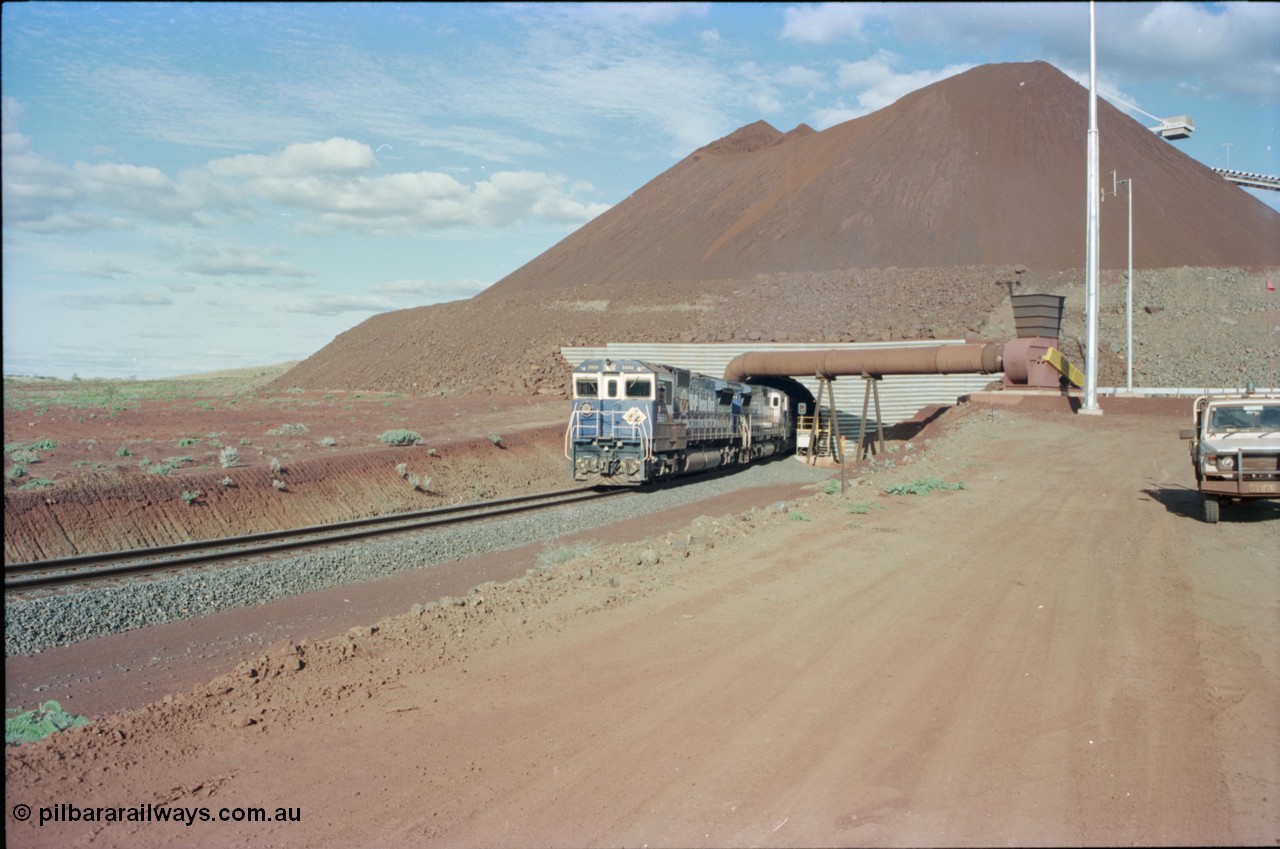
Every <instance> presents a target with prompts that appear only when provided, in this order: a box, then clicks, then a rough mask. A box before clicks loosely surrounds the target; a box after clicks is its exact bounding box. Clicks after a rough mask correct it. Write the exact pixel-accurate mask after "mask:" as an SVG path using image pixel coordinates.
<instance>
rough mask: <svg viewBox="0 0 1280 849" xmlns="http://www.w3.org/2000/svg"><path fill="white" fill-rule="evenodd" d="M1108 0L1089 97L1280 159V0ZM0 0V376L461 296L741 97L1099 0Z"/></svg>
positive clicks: (827, 104) (572, 225)
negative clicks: (511, 0)
mask: <svg viewBox="0 0 1280 849" xmlns="http://www.w3.org/2000/svg"><path fill="white" fill-rule="evenodd" d="M1096 13H1097V26H1098V75H1099V85H1100V88H1101V90H1102V91H1103V93H1104V94H1109V95H1111V96H1113V97H1115V98H1120V99H1121V100H1122V101H1123V103H1117V105H1121V106H1123V105H1124V104H1129V105H1131V106H1133V107H1136V109H1138V110H1140V111H1136V112H1135V111H1131V114H1132V115H1133V116H1134V117H1135V118H1136V119H1137V120H1139V121H1141V122H1143V123H1144V124H1146V125H1148V126H1151V125H1153V124H1154V123H1155V122H1154V121H1151V120H1150V119H1149V118H1148V117H1147V116H1146V115H1143V114H1142V113H1143V112H1145V113H1149V114H1150V115H1158V116H1162V117H1165V116H1173V115H1181V114H1186V115H1190V116H1191V117H1192V119H1193V120H1194V121H1195V124H1196V132H1195V135H1194V136H1193V137H1192V138H1191V139H1188V140H1186V141H1180V142H1175V144H1177V145H1178V147H1179V149H1180V150H1182V151H1183V152H1185V153H1187V154H1188V155H1190V156H1192V157H1194V158H1196V159H1198V160H1199V161H1201V162H1203V163H1205V164H1206V165H1209V166H1211V167H1224V166H1227V165H1230V166H1231V167H1232V168H1236V169H1241V170H1246V171H1253V172H1259V173H1268V174H1280V158H1278V150H1277V145H1278V144H1280V138H1277V125H1278V124H1280V4H1269V3H1226V4H1218V3H1212V4H1199V3H1116V4H1110V3H1100V4H1098V5H1097V7H1096ZM2 14H3V22H2V24H3V27H2V30H0V38H2V45H0V47H2V50H0V61H2V63H3V67H2V68H0V71H2V75H0V88H2V92H0V94H2V95H3V99H2V106H3V171H2V172H0V173H2V175H3V203H4V208H3V213H4V215H3V240H4V241H3V274H4V277H3V301H4V304H3V306H4V318H3V322H4V328H3V330H4V334H3V341H4V373H5V374H38V375H50V376H55V377H63V378H66V377H71V376H72V375H73V374H78V375H79V376H81V377H128V376H138V377H143V378H150V377H161V376H168V375H176V374H188V373H193V372H204V371H213V370H218V369H224V368H237V367H245V366H256V365H266V364H270V363H276V362H282V361H285V360H294V359H302V358H305V357H307V356H309V355H311V354H313V353H314V352H315V351H317V350H319V349H320V348H321V347H323V346H324V345H326V344H327V343H328V342H330V341H331V340H332V339H333V338H334V337H335V336H336V335H338V334H340V333H342V332H343V331H345V330H347V329H349V328H351V327H353V326H355V325H356V324H358V323H359V322H361V321H363V320H364V319H365V318H367V317H369V316H370V315H373V314H375V313H377V312H382V311H386V310H392V309H400V308H404V307H412V306H420V305H423V304H430V303H437V302H441V301H450V300H456V299H459V298H467V297H470V296H471V295H473V294H475V293H476V292H478V291H480V290H481V289H483V288H485V287H487V286H488V285H490V284H492V283H494V282H496V281H497V280H499V279H500V278H502V277H503V276H505V275H506V274H508V273H510V272H511V271H514V270H515V269H516V268H518V267H519V266H521V265H523V264H524V263H525V262H527V261H528V260H530V259H532V258H534V257H536V256H537V255H539V254H541V253H542V252H543V251H545V250H547V249H548V248H549V247H551V246H552V245H554V244H555V243H556V242H558V241H559V240H560V239H562V238H563V237H564V236H566V235H567V234H569V233H571V232H572V231H573V230H575V229H576V228H578V227H580V226H581V225H582V224H584V223H586V222H587V221H589V220H590V219H591V218H593V217H594V216H596V215H599V214H600V213H601V212H603V211H604V210H606V209H608V208H609V207H610V206H612V205H614V204H616V203H619V202H621V201H622V200H624V199H626V197H627V196H628V195H629V194H630V193H631V192H632V191H634V190H635V189H637V188H639V187H640V186H642V185H644V184H645V183H647V182H648V181H649V180H651V179H653V178H654V177H655V176H657V175H658V174H659V173H661V172H662V171H663V170H665V169H667V168H668V167H670V166H671V165H672V164H674V163H675V162H677V161H678V160H680V159H682V158H683V157H685V156H686V155H688V154H689V153H690V152H691V151H693V150H694V149H696V148H698V147H701V146H702V145H704V144H706V143H708V142H710V141H712V140H714V139H716V138H719V137H720V136H723V135H726V134H728V133H730V132H732V131H733V130H735V129H737V128H738V127H741V126H743V125H745V124H748V123H751V122H752V121H756V120H760V119H763V120H766V121H768V122H769V123H771V124H773V125H774V126H775V127H777V128H778V129H780V130H782V131H784V132H785V131H787V130H790V129H791V128H793V127H794V126H796V125H797V124H799V123H801V122H805V123H808V124H809V125H810V126H812V127H814V128H815V129H819V130H821V129H825V128H827V127H830V126H832V125H834V124H837V123H840V122H842V121H846V120H850V119H852V118H856V117H858V116H860V115H865V114H868V113H870V112H873V111H875V110H877V109H880V108H882V107H884V106H887V105H889V104H891V103H892V102H894V101H895V100H896V99H898V98H899V97H901V96H902V95H904V94H906V93H908V92H910V91H912V90H914V89H917V88H920V87H922V86H925V85H928V84H930V83H933V82H936V81H938V80H940V79H944V78H946V77H949V76H952V75H954V74H956V73H959V72H961V71H964V70H967V69H968V68H970V67H973V66H976V65H982V64H987V63H992V62H1011V61H1032V60H1044V61H1047V62H1050V63H1052V64H1053V65H1055V66H1057V67H1058V68H1060V69H1062V70H1063V71H1065V72H1066V73H1068V74H1070V75H1071V76H1073V77H1074V78H1076V79H1078V80H1080V81H1082V82H1083V83H1085V84H1087V82H1088V67H1089V7H1088V4H1086V3H1051V4H1021V3H975V4H967V3H954V4H879V3H875V4H857V3H853V4H822V3H819V4H786V3H778V4H770V3H759V4H735V3H711V4H700V3H687V4H635V5H629V4H607V5H590V4H554V3H538V4H530V5H525V4H498V3H492V4H490V3H478V4H436V3H431V4H413V3H406V4H392V3H377V4H373V5H354V4H342V3H316V4H310V3H308V4H290V3H270V4H255V3H245V4H241V3H236V4H218V3H191V4H187V3H183V4H172V5H170V4H152V3H137V4H132V3H54V2H31V3H5V4H4V5H3V7H2ZM1113 102H1115V101H1113ZM1079 119H1080V120H1081V121H1082V122H1084V121H1086V120H1087V116H1079ZM1101 143H1102V144H1103V145H1105V144H1106V140H1105V139H1102V140H1101ZM1256 196H1257V197H1259V198H1260V199H1262V200H1263V201H1265V202H1267V203H1268V204H1269V205H1271V206H1273V207H1276V208H1280V193H1275V192H1258V193H1256ZM1082 254H1083V248H1082ZM1082 262H1083V260H1082Z"/></svg>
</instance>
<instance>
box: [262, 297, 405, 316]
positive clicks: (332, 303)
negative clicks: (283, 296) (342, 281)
mask: <svg viewBox="0 0 1280 849" xmlns="http://www.w3.org/2000/svg"><path fill="white" fill-rule="evenodd" d="M396 308H397V304H396V303H394V302H393V301H392V300H391V299H389V298H380V297H368V296H363V295H313V296H311V297H308V298H293V299H291V300H288V301H286V302H285V303H284V306H283V309H284V311H285V312H294V313H306V314H308V315H342V314H344V313H349V312H354V313H367V314H372V313H379V312H387V311H388V310H393V309H396Z"/></svg>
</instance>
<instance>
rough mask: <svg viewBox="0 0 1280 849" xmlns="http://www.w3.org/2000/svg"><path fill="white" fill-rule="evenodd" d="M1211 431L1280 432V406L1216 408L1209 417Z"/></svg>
mask: <svg viewBox="0 0 1280 849" xmlns="http://www.w3.org/2000/svg"><path fill="white" fill-rule="evenodd" d="M1209 429H1210V430H1259V431H1266V430H1278V429H1280V404H1265V405H1264V404H1247V405H1244V406H1239V407H1214V408H1213V412H1212V414H1211V415H1210V417H1209Z"/></svg>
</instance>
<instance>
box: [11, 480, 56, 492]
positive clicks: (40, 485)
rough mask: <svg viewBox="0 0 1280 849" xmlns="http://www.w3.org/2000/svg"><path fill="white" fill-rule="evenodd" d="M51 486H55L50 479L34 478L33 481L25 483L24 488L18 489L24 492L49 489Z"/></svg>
mask: <svg viewBox="0 0 1280 849" xmlns="http://www.w3.org/2000/svg"><path fill="white" fill-rule="evenodd" d="M49 486H53V481H51V480H49V479H48V478H32V479H31V480H29V481H27V482H26V483H24V484H23V485H22V486H20V487H18V489H22V490H27V489H44V488H45V487H49Z"/></svg>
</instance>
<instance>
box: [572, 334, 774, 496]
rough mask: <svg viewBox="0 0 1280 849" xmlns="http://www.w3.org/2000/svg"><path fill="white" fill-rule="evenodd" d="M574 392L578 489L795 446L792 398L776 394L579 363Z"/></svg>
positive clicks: (641, 365) (653, 368) (598, 362)
mask: <svg viewBox="0 0 1280 849" xmlns="http://www.w3.org/2000/svg"><path fill="white" fill-rule="evenodd" d="M573 387H574V397H573V409H572V412H571V414H570V419H569V427H568V430H567V431H566V433H565V454H566V456H567V457H568V458H569V460H570V463H571V471H572V474H573V478H574V480H576V481H579V482H583V483H589V484H596V485H605V486H617V485H628V484H642V483H648V482H650V481H655V480H660V479H662V478H667V477H672V476H675V475H681V474H687V473H692V472H698V471H705V470H709V469H714V468H718V467H720V466H729V465H736V464H742V463H749V462H751V461H753V460H756V459H760V458H762V457H767V456H771V455H773V454H776V453H778V452H780V451H784V450H788V449H789V448H791V447H792V446H793V445H794V441H795V431H794V426H793V419H792V416H791V407H790V399H789V398H788V397H787V395H786V394H785V393H783V392H781V391H779V390H777V389H772V388H770V387H765V386H754V385H751V384H747V383H739V382H737V381H730V380H724V379H721V378H714V377H709V376H707V375H701V374H697V373H695V372H691V371H688V370H687V369H679V368H672V367H670V366H664V365H655V364H651V363H646V362H643V361H641V360H633V359H619V360H613V359H608V358H597V359H591V360H587V361H585V362H583V363H582V364H580V365H579V366H578V367H577V368H576V369H574V373H573Z"/></svg>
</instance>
